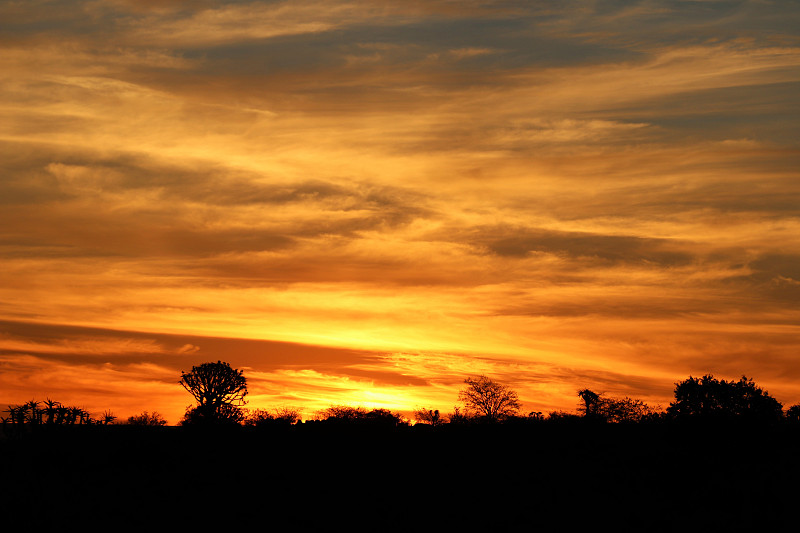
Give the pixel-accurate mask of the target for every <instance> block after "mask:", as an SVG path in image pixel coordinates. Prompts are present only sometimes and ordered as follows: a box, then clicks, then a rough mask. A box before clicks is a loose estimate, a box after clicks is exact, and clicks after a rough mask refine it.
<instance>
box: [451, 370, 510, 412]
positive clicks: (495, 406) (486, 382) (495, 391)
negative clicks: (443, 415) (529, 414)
mask: <svg viewBox="0 0 800 533" xmlns="http://www.w3.org/2000/svg"><path fill="white" fill-rule="evenodd" d="M464 383H466V384H467V386H466V387H465V388H464V389H461V391H459V393H458V399H459V401H461V402H464V406H465V408H466V410H467V411H468V412H469V413H472V414H475V415H476V416H480V417H482V418H484V419H485V420H487V421H491V422H495V421H498V420H502V419H504V418H507V417H509V416H514V415H516V414H517V412H518V411H519V410H520V408H521V407H522V404H521V403H520V402H519V397H518V395H517V393H516V392H515V391H513V390H512V389H510V388H509V387H507V386H505V385H502V384H500V383H498V382H496V381H494V380H492V379H489V378H488V377H486V376H478V377H477V378H471V377H469V378H467V379H465V380H464Z"/></svg>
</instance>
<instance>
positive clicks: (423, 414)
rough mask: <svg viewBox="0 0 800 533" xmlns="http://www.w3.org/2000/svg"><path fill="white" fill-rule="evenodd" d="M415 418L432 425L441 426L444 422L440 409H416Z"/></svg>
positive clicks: (421, 422) (419, 421)
mask: <svg viewBox="0 0 800 533" xmlns="http://www.w3.org/2000/svg"><path fill="white" fill-rule="evenodd" d="M414 420H416V421H417V422H418V423H420V424H430V425H431V426H441V425H442V424H443V423H444V420H442V417H441V416H440V415H439V410H438V409H435V410H431V409H415V410H414Z"/></svg>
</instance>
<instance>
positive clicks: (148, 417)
mask: <svg viewBox="0 0 800 533" xmlns="http://www.w3.org/2000/svg"><path fill="white" fill-rule="evenodd" d="M128 424H130V425H132V426H166V425H167V421H166V420H165V419H164V417H163V416H161V415H160V414H159V413H158V412H156V411H153V412H152V413H148V412H147V411H142V412H141V413H140V414H138V415H134V416H129V417H128Z"/></svg>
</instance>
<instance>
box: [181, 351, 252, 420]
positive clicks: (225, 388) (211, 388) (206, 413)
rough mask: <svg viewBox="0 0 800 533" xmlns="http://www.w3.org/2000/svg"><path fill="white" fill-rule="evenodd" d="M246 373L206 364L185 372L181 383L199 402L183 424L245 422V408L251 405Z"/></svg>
mask: <svg viewBox="0 0 800 533" xmlns="http://www.w3.org/2000/svg"><path fill="white" fill-rule="evenodd" d="M243 374H244V371H242V370H237V369H234V368H231V365H230V364H229V363H224V362H222V361H217V362H216V363H203V364H202V365H200V366H193V367H192V371H191V372H188V373H186V372H181V380H180V384H181V385H182V386H183V388H184V389H186V390H187V391H189V393H190V394H191V395H192V396H194V399H195V400H197V404H198V405H197V406H196V407H193V408H192V407H190V408H189V409H187V411H186V414H185V415H184V419H183V421H182V423H183V424H193V423H201V422H208V423H216V422H222V423H226V422H236V423H239V422H241V421H242V420H243V419H244V413H243V412H242V409H241V406H243V405H244V404H245V403H247V402H246V401H245V399H244V397H245V396H246V395H247V379H246V378H245V377H244V375H243Z"/></svg>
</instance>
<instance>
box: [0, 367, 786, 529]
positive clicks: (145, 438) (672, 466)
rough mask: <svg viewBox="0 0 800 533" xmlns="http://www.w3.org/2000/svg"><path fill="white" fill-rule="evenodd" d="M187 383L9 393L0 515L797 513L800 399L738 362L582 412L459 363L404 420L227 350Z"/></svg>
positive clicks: (122, 525)
mask: <svg viewBox="0 0 800 533" xmlns="http://www.w3.org/2000/svg"><path fill="white" fill-rule="evenodd" d="M181 384H182V385H183V386H184V388H186V390H187V391H188V392H189V393H190V394H191V395H192V397H193V398H194V400H195V404H194V405H192V406H190V407H189V408H187V410H186V413H185V414H184V417H183V419H182V420H181V421H180V423H179V424H177V425H173V426H168V425H166V422H165V421H164V419H163V417H162V416H161V415H159V414H158V413H152V412H150V413H147V412H143V413H141V414H140V415H137V416H135V417H130V418H129V419H128V420H127V423H125V421H118V420H114V419H110V418H108V417H111V416H113V415H111V414H110V413H106V415H108V417H107V416H106V415H103V416H100V417H97V419H92V418H91V417H88V415H85V416H84V417H83V419H82V420H83V421H82V422H81V417H80V416H76V417H75V418H74V420H73V422H72V423H69V422H66V420H67V418H66V417H61V418H59V417H58V416H57V415H56V413H57V412H58V411H53V412H52V413H53V414H52V416H50V415H49V414H48V411H47V409H55V408H56V402H52V401H49V403H48V404H46V403H41V402H35V403H36V405H32V403H33V402H28V403H27V404H26V405H27V407H26V408H25V409H23V410H20V409H19V407H21V406H11V407H10V410H12V411H13V416H12V413H11V412H8V411H7V412H6V413H5V414H7V415H8V416H5V417H4V419H5V420H4V422H3V424H4V429H6V430H7V431H6V432H5V433H4V438H3V439H0V453H1V454H2V455H1V456H0V457H2V460H1V461H0V480H2V483H0V517H6V518H7V517H12V516H13V517H21V518H24V520H25V525H26V526H27V529H31V530H34V529H35V530H39V529H41V530H67V529H69V528H71V527H72V526H78V527H82V528H83V527H85V526H86V525H87V524H90V525H94V526H101V527H105V528H111V527H113V529H115V530H123V531H125V530H134V529H136V530H138V529H141V528H143V527H151V528H152V527H155V526H156V525H157V526H161V527H175V528H181V529H198V530H203V531H208V530H211V531H213V530H216V529H218V528H219V529H221V528H226V529H232V528H244V527H257V528H258V529H277V530H281V531H327V530H340V529H342V530H346V531H482V532H486V531H492V532H494V531H536V530H544V531H551V530H554V531H577V530H581V531H585V530H588V529H589V528H591V529H592V530H604V529H609V530H613V531H637V532H641V531H674V532H678V531H680V532H685V531H698V532H699V531H703V532H707V531H753V530H755V531H796V528H797V522H798V520H797V507H796V505H797V501H798V498H800V487H799V486H798V484H797V482H796V479H797V477H798V475H799V474H800V453H798V452H800V417H798V414H800V408H798V406H792V407H790V408H788V409H786V410H783V407H782V406H781V404H780V403H779V402H778V401H777V400H775V399H774V398H772V397H771V396H770V395H769V394H768V393H767V392H766V391H764V390H763V389H761V388H760V387H758V386H757V385H756V384H755V383H754V382H753V380H752V379H749V378H746V377H742V378H741V379H739V380H735V381H726V380H719V379H717V378H715V377H713V376H711V375H706V376H702V377H699V378H694V377H689V378H687V379H685V380H683V381H680V382H678V383H676V386H675V398H674V400H673V401H672V402H671V403H670V405H669V406H668V407H666V408H665V409H658V408H653V407H650V406H648V405H646V404H645V402H642V401H641V400H637V399H633V398H627V397H622V398H619V397H612V396H608V395H605V394H601V393H599V392H595V391H592V390H589V389H585V388H584V389H581V390H579V391H576V396H575V399H576V404H577V406H578V407H577V408H576V410H575V411H574V412H551V413H547V414H545V413H540V412H528V413H523V412H522V406H521V404H520V402H519V398H518V395H517V394H516V392H515V391H514V390H512V389H511V388H510V387H508V386H506V385H503V384H501V383H498V382H497V381H495V380H492V379H490V378H488V377H486V376H478V377H470V378H467V379H466V380H465V382H464V387H463V388H462V390H461V391H460V393H459V396H458V401H459V402H460V404H461V405H460V406H459V407H457V408H454V409H453V410H452V411H451V412H448V413H444V412H440V411H439V410H437V409H434V408H430V407H420V408H418V409H416V410H415V412H414V413H413V419H414V422H416V423H415V424H412V423H411V420H408V419H407V418H405V417H403V416H402V415H400V414H399V413H395V412H392V411H390V410H386V409H367V408H364V407H354V406H347V405H332V406H330V407H328V408H326V409H323V410H321V411H319V412H316V413H314V414H313V415H312V416H310V417H309V418H308V419H307V420H303V419H302V416H301V413H300V411H299V410H297V409H294V408H291V407H277V408H272V409H254V410H247V409H246V408H245V405H246V404H245V399H246V397H247V392H246V376H244V374H243V373H242V372H241V371H240V370H236V369H233V368H231V367H230V365H229V364H227V363H223V362H221V361H218V362H216V363H205V364H204V365H199V366H196V367H193V368H192V370H191V371H190V372H184V373H182V375H181ZM48 405H50V407H48ZM23 412H24V415H23V414H21V413H23ZM40 415H41V416H40ZM58 420H60V422H58Z"/></svg>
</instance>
